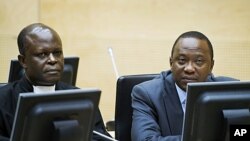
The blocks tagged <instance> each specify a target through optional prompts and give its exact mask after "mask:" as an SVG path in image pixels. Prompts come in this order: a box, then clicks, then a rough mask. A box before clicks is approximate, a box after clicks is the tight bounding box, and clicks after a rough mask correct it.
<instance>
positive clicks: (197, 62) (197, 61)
mask: <svg viewBox="0 0 250 141" xmlns="http://www.w3.org/2000/svg"><path fill="white" fill-rule="evenodd" d="M195 62H196V64H202V63H203V60H202V59H197V60H196V61H195Z"/></svg>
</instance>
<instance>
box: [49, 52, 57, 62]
mask: <svg viewBox="0 0 250 141" xmlns="http://www.w3.org/2000/svg"><path fill="white" fill-rule="evenodd" d="M48 59H49V62H56V58H55V56H54V55H53V53H50V54H49V58H48Z"/></svg>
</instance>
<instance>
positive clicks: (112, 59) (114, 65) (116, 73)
mask: <svg viewBox="0 0 250 141" xmlns="http://www.w3.org/2000/svg"><path fill="white" fill-rule="evenodd" d="M108 52H109V55H110V57H111V61H112V65H113V69H114V71H115V76H116V79H118V78H119V74H118V71H117V67H116V64H115V59H114V55H113V50H112V48H111V47H110V48H108Z"/></svg>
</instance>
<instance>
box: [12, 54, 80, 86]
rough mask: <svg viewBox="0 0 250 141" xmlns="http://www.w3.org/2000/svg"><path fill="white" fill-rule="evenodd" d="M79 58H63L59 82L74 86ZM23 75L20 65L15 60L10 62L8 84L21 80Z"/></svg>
mask: <svg viewBox="0 0 250 141" xmlns="http://www.w3.org/2000/svg"><path fill="white" fill-rule="evenodd" d="M79 60H80V58H79V57H75V56H74V57H65V58H64V70H63V74H62V78H61V81H62V82H65V83H68V84H71V85H73V86H75V84H76V78H77V71H78V64H79ZM23 74H24V69H23V68H22V66H21V65H20V63H19V62H18V60H17V59H13V60H11V61H10V70H9V80H8V82H13V81H16V80H19V79H20V78H22V76H23Z"/></svg>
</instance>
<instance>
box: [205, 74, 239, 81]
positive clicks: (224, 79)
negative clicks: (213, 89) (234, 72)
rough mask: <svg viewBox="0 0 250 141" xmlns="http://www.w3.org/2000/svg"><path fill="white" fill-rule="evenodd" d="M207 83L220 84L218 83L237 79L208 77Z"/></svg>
mask: <svg viewBox="0 0 250 141" xmlns="http://www.w3.org/2000/svg"><path fill="white" fill-rule="evenodd" d="M208 81H210V82H220V81H239V79H236V78H232V77H228V76H216V77H215V76H214V75H210V76H209V77H208Z"/></svg>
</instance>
